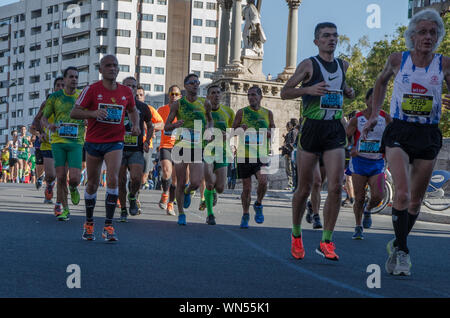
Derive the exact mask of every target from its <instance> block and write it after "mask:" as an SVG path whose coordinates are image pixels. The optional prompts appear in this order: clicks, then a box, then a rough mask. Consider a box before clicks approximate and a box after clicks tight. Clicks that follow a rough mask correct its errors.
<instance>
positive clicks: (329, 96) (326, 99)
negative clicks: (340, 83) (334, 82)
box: [320, 89, 344, 110]
mask: <svg viewBox="0 0 450 318" xmlns="http://www.w3.org/2000/svg"><path fill="white" fill-rule="evenodd" d="M342 105H344V95H343V93H342V90H340V89H337V90H328V92H327V93H326V94H325V95H323V96H321V97H320V109H325V110H342Z"/></svg>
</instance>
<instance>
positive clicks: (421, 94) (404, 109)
mask: <svg viewBox="0 0 450 318" xmlns="http://www.w3.org/2000/svg"><path fill="white" fill-rule="evenodd" d="M443 80H444V73H443V70H442V55H441V54H435V55H434V58H433V60H432V61H431V63H430V64H429V65H428V66H427V67H425V68H422V67H416V66H415V65H414V63H413V61H412V59H411V52H409V51H407V52H402V63H401V66H400V70H399V71H398V73H397V75H396V77H395V80H394V91H393V93H392V99H391V116H392V118H396V119H400V120H403V121H407V122H413V123H420V124H438V123H439V121H440V119H441V107H442V106H441V103H442V81H443Z"/></svg>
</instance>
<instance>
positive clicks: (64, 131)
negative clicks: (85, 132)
mask: <svg viewBox="0 0 450 318" xmlns="http://www.w3.org/2000/svg"><path fill="white" fill-rule="evenodd" d="M58 135H59V137H64V138H78V124H72V123H61V124H60V125H59V128H58Z"/></svg>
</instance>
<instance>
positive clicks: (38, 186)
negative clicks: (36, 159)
mask: <svg viewBox="0 0 450 318" xmlns="http://www.w3.org/2000/svg"><path fill="white" fill-rule="evenodd" d="M40 188H42V178H38V179H37V180H36V190H39V189H40Z"/></svg>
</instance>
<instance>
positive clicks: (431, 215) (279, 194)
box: [224, 189, 450, 224]
mask: <svg viewBox="0 0 450 318" xmlns="http://www.w3.org/2000/svg"><path fill="white" fill-rule="evenodd" d="M241 191H242V189H235V190H234V191H233V190H228V189H226V190H225V191H224V193H225V194H240V193H241ZM321 195H322V201H323V200H325V198H326V196H327V193H326V192H322V193H321ZM252 196H256V190H253V191H252ZM292 196H293V193H292V192H290V191H287V190H273V189H270V190H267V193H266V197H267V198H278V199H285V200H286V201H291V200H292ZM391 213H392V210H391V208H390V207H387V208H385V209H384V210H383V211H381V212H380V213H379V214H381V215H391ZM418 220H419V221H424V222H432V223H441V224H450V210H447V211H440V212H439V211H432V210H430V209H428V208H427V207H426V206H424V205H422V208H421V210H420V214H419V218H418Z"/></svg>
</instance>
